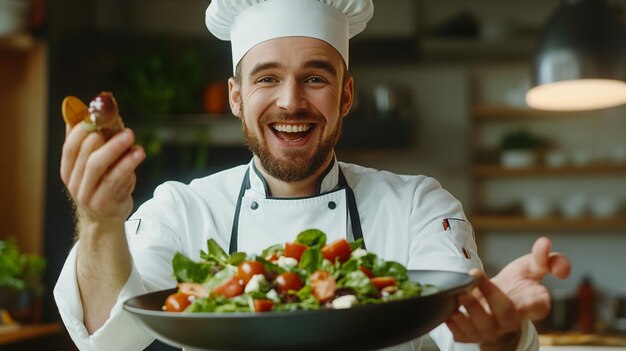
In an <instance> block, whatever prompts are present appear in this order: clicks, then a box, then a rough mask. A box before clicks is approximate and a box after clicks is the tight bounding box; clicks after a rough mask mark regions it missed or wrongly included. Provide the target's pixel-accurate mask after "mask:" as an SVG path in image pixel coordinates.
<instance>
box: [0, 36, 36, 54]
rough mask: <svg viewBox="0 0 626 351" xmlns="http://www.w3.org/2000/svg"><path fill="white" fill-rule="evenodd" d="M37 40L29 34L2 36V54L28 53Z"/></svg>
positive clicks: (0, 40)
mask: <svg viewBox="0 0 626 351" xmlns="http://www.w3.org/2000/svg"><path fill="white" fill-rule="evenodd" d="M34 45H35V39H34V38H33V37H32V36H31V35H30V34H28V33H19V34H12V35H9V36H0V52H28V51H29V50H30V49H31V48H32V47H33V46H34Z"/></svg>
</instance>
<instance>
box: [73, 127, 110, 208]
mask: <svg viewBox="0 0 626 351" xmlns="http://www.w3.org/2000/svg"><path fill="white" fill-rule="evenodd" d="M103 144H104V138H103V137H102V135H100V134H99V133H90V134H89V135H87V137H86V138H85V140H83V142H82V144H81V145H80V150H79V151H78V156H77V157H76V160H75V161H74V167H73V168H72V171H71V175H70V179H69V184H68V185H67V187H68V189H69V191H70V193H71V194H72V195H73V196H74V197H75V199H76V200H77V201H79V202H82V203H85V201H86V199H83V198H81V197H82V196H84V195H81V194H80V193H79V189H80V187H81V183H82V182H83V179H84V178H85V175H84V173H85V168H86V167H87V162H89V159H90V158H91V155H92V153H93V152H95V151H96V150H97V149H98V148H100V147H101V146H102V145H103Z"/></svg>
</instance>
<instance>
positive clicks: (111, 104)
mask: <svg viewBox="0 0 626 351" xmlns="http://www.w3.org/2000/svg"><path fill="white" fill-rule="evenodd" d="M89 120H90V122H91V124H92V125H93V127H94V129H95V130H99V131H101V132H102V134H104V137H105V138H107V139H109V138H110V137H111V136H113V135H114V134H115V133H117V132H119V131H121V130H122V129H124V122H123V121H122V117H121V116H120V113H119V108H118V106H117V101H115V97H113V94H111V93H110V92H108V91H103V92H102V93H100V94H98V96H96V97H95V98H94V99H93V100H91V102H90V103H89Z"/></svg>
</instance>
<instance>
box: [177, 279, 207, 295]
mask: <svg viewBox="0 0 626 351" xmlns="http://www.w3.org/2000/svg"><path fill="white" fill-rule="evenodd" d="M178 291H179V292H181V293H183V294H185V295H187V296H195V297H209V289H208V288H207V287H206V286H204V285H202V284H198V283H190V282H184V283H178Z"/></svg>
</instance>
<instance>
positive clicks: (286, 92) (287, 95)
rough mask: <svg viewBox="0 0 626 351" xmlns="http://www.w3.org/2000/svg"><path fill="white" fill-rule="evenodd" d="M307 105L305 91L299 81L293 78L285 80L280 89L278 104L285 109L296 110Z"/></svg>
mask: <svg viewBox="0 0 626 351" xmlns="http://www.w3.org/2000/svg"><path fill="white" fill-rule="evenodd" d="M305 105H306V99H305V98H304V92H303V91H302V90H301V87H300V85H299V84H298V82H296V81H295V80H293V79H287V80H285V81H283V84H282V87H281V89H279V91H278V98H277V99H276V106H278V107H279V108H281V109H283V110H285V111H288V112H294V111H297V110H299V109H302V108H304V107H305Z"/></svg>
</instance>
